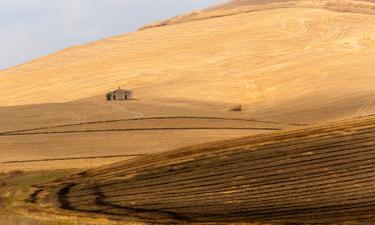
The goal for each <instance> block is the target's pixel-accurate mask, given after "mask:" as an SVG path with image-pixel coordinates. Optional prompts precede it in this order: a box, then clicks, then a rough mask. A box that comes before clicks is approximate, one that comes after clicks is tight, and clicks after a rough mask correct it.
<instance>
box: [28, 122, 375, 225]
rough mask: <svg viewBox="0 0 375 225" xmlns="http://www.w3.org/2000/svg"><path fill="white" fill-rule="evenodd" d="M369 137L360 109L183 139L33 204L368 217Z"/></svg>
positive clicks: (288, 219)
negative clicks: (271, 128) (216, 137)
mask: <svg viewBox="0 0 375 225" xmlns="http://www.w3.org/2000/svg"><path fill="white" fill-rule="evenodd" d="M374 141H375V116H367V117H360V118H356V119H351V120H345V121H340V122H336V123H329V124H326V125H319V126H318V125H316V126H309V127H305V128H301V129H294V130H289V131H280V132H274V133H271V134H262V135H256V136H251V137H248V138H241V139H233V140H229V141H224V142H215V143H211V144H203V145H198V146H195V147H186V148H183V149H180V150H174V151H170V152H166V153H160V154H153V155H150V156H144V157H139V158H137V159H133V160H130V161H126V162H123V163H117V164H114V165H111V166H106V167H102V168H98V169H93V170H90V171H87V172H85V173H82V174H81V175H76V176H73V177H71V178H70V179H67V180H64V181H60V182H54V183H51V184H48V185H43V186H40V187H39V190H38V191H37V193H38V195H37V196H36V199H35V204H37V205H38V204H41V205H45V204H47V205H52V206H55V207H60V208H62V209H65V210H71V211H76V212H81V213H95V214H96V215H103V216H107V217H111V218H117V219H119V218H121V219H124V220H128V219H136V220H139V221H143V222H149V223H153V224H156V223H176V222H189V223H201V222H203V223H205V222H207V223H212V222H215V223H233V222H254V223H255V222H256V223H270V224H346V223H348V224H353V223H354V224H369V225H370V224H373V223H375V218H374V215H375V203H374V201H373V199H375V190H374V188H373V187H374V185H375V180H374V177H375V170H374V167H373V164H374V160H375V158H374V154H375V143H374ZM350 222H351V223H350Z"/></svg>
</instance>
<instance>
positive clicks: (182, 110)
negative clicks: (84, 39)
mask: <svg viewBox="0 0 375 225" xmlns="http://www.w3.org/2000/svg"><path fill="white" fill-rule="evenodd" d="M374 61H375V2H374V1H370V0H367V1H354V0H316V1H311V0H310V1H308V0H265V1H258V0H233V1H229V2H227V3H224V4H222V5H219V6H213V7H211V8H208V9H205V10H201V11H197V12H193V13H190V14H186V15H181V16H178V17H175V18H171V19H169V20H165V21H160V22H155V23H153V24H150V25H146V26H144V27H142V28H140V29H139V30H138V31H136V32H132V33H128V34H124V35H119V36H117V37H110V38H107V39H104V40H99V41H97V42H93V43H89V44H85V45H81V46H74V47H71V48H68V49H65V50H62V51H60V52H57V53H54V54H52V55H49V56H46V57H43V58H40V59H35V60H33V61H31V62H27V63H25V64H22V65H18V66H15V67H13V68H9V69H6V70H3V71H0V90H2V95H1V97H0V225H3V224H4V225H15V224H17V223H22V224H25V225H34V224H35V225H49V224H55V225H63V224H69V225H73V224H77V225H78V224H103V225H104V224H157V223H159V224H181V223H185V224H186V223H189V224H202V223H203V224H237V223H239V224H242V223H243V224H257V225H258V224H263V225H265V224H281V225H286V224H289V225H290V224H327V225H328V224H329V225H333V224H340V225H341V224H364V225H371V224H373V223H374V221H375V220H374V218H373V217H374V216H373V215H375V208H374V205H373V203H372V202H373V198H375V193H374V190H373V187H374V185H375V183H374V179H373V177H374V174H375V171H374V169H373V166H372V164H373V161H374V157H373V155H374V154H373V153H374V152H373V151H374V150H375V149H374V146H375V144H374V132H373V130H374V125H375V120H374V114H375V74H374V71H375V64H374ZM119 86H121V87H123V88H127V89H131V90H133V91H134V93H135V97H136V99H135V100H132V101H125V102H107V101H106V99H105V94H106V93H107V92H108V91H112V90H114V89H116V88H117V87H119ZM238 105H241V106H242V110H241V111H234V110H233V109H234V108H235V107H236V106H238ZM207 143H208V144H207ZM176 149H177V150H176Z"/></svg>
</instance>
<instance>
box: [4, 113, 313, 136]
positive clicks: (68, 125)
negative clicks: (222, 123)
mask: <svg viewBox="0 0 375 225" xmlns="http://www.w3.org/2000/svg"><path fill="white" fill-rule="evenodd" d="M177 119H207V120H228V121H245V122H256V123H267V124H277V125H289V126H306V125H311V124H302V123H281V122H274V121H267V120H257V119H242V118H229V117H210V116H207V117H205V116H168V117H163V116H160V117H144V118H127V119H117V120H99V121H92V122H84V123H71V124H64V125H57V126H49V127H37V128H31V129H23V130H14V131H6V132H0V135H2V134H9V133H19V132H27V131H35V130H45V129H53V128H63V127H70V126H81V125H92V124H101V123H116V122H126V121H142V120H177Z"/></svg>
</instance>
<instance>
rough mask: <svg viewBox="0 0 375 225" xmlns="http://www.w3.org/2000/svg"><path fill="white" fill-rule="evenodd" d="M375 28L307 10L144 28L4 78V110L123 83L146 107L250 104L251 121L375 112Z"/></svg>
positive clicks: (366, 20)
mask: <svg viewBox="0 0 375 225" xmlns="http://www.w3.org/2000/svg"><path fill="white" fill-rule="evenodd" d="M330 2H333V3H334V2H335V1H330ZM336 2H337V1H336ZM340 2H341V1H340ZM333 3H332V4H333ZM299 4H301V5H302V6H303V4H305V3H303V1H302V3H299ZM306 4H307V3H306ZM366 4H370V3H366ZM306 6H310V5H309V4H307V5H306ZM373 6H374V5H372V4H371V5H369V6H368V7H369V8H371V7H373ZM352 8H355V7H352ZM203 15H205V14H203ZM374 22H375V18H374V16H373V15H371V14H362V13H350V12H346V13H342V12H336V11H331V10H326V9H318V8H302V7H299V8H282V9H272V10H260V11H255V12H250V13H239V14H236V15H232V16H222V17H217V18H212V19H205V20H199V21H194V22H190V23H183V24H177V25H170V26H163V27H157V28H152V29H146V30H143V31H139V32H134V33H131V34H127V35H123V36H118V37H113V38H109V39H105V40H102V41H99V42H95V43H91V44H88V45H83V46H77V47H73V48H70V49H67V50H64V51H62V52H58V53H56V54H53V55H51V56H47V57H45V58H42V59H38V60H35V61H33V62H30V63H26V64H24V65H21V66H18V67H15V68H11V69H9V70H5V71H2V72H0V77H1V83H0V89H1V90H8V91H7V92H6V96H5V95H4V97H2V98H1V99H0V105H4V106H5V105H21V104H35V103H51V102H66V101H71V100H78V99H82V98H86V97H91V96H103V94H104V93H105V92H106V91H109V90H111V89H114V88H116V87H117V86H119V85H121V86H124V87H128V88H131V89H134V91H135V95H136V96H137V97H138V98H139V99H141V100H144V101H146V102H151V101H153V100H155V99H167V100H170V101H172V102H173V101H175V100H181V99H186V100H189V101H202V102H210V103H220V104H236V103H242V104H244V105H246V106H247V111H248V112H249V113H250V114H251V115H255V114H256V115H260V114H262V116H263V115H266V116H270V115H272V116H274V117H276V116H278V117H285V116H286V115H289V117H290V118H292V119H294V118H295V117H293V116H290V115H293V114H299V115H301V114H304V116H306V117H314V118H316V119H319V118H324V117H329V118H332V117H338V118H339V117H342V116H351V115H354V114H355V115H357V114H366V113H367V112H369V111H371V110H373V109H374V99H373V96H374V88H373V84H374V82H375V76H374V75H373V69H374V66H373V61H374V58H375V42H374V39H375V37H374V33H373V30H374V28H375V25H373V24H375V23H374ZM328 107H329V110H328Z"/></svg>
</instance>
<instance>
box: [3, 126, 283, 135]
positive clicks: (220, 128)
mask: <svg viewBox="0 0 375 225" xmlns="http://www.w3.org/2000/svg"><path fill="white" fill-rule="evenodd" d="M163 130H164V131H165V130H259V131H267V130H268V131H278V130H281V129H280V128H268V127H261V128H255V127H250V128H246V127H162V128H157V127H151V128H124V129H103V130H77V131H73V130H71V131H50V132H48V131H46V132H31V133H2V134H0V136H27V135H38V134H75V133H96V132H114V131H117V132H134V131H163Z"/></svg>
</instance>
